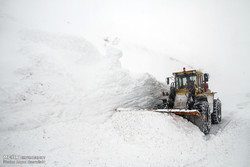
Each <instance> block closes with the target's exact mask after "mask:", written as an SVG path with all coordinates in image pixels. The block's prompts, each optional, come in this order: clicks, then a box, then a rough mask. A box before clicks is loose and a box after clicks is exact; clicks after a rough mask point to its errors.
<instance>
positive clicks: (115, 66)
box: [0, 29, 162, 130]
mask: <svg viewBox="0 0 250 167" xmlns="http://www.w3.org/2000/svg"><path fill="white" fill-rule="evenodd" d="M6 33H7V34H11V33H13V31H10V32H8V31H6V32H5V35H6ZM14 33H15V36H14V37H13V38H14V39H15V41H18V42H17V44H16V45H12V44H11V43H9V45H8V46H10V45H12V47H10V48H6V49H4V50H5V51H6V52H7V53H10V52H11V53H12V54H5V55H4V56H2V57H1V62H4V61H5V63H6V64H8V66H6V65H3V66H2V70H1V74H2V75H3V76H8V77H6V78H4V79H3V80H1V89H0V91H1V94H4V96H1V111H2V113H3V114H2V121H1V126H0V127H1V130H19V129H23V128H25V129H29V128H34V127H38V126H40V125H41V124H43V123H47V122H53V121H59V120H60V121H64V120H72V119H76V118H77V119H82V120H84V121H89V120H94V119H98V118H100V119H103V120H105V118H107V117H108V116H111V115H112V114H113V113H114V110H115V108H117V107H119V106H123V107H128V106H133V107H144V108H145V107H151V106H152V105H154V103H155V99H157V97H158V96H159V95H160V92H161V89H162V84H161V83H159V82H157V81H156V79H155V78H154V77H152V76H150V75H149V74H138V75H132V74H130V73H129V72H128V71H126V70H124V69H122V68H121V63H120V61H119V59H120V58H121V57H122V51H121V50H119V49H118V48H115V47H114V46H112V45H109V44H105V43H104V42H103V47H105V49H106V53H105V54H104V55H102V54H101V53H100V52H99V51H98V49H97V48H96V47H95V46H94V45H92V44H91V43H90V42H88V41H87V40H85V39H84V38H80V37H74V36H69V35H68V36H67V35H62V34H51V33H47V32H41V31H35V30H27V29H21V30H18V31H14ZM6 36H7V35H6ZM6 38H8V36H7V37H6ZM2 40H4V39H2ZM2 43H3V41H2ZM6 61H7V62H6ZM88 117H91V118H93V119H88Z"/></svg>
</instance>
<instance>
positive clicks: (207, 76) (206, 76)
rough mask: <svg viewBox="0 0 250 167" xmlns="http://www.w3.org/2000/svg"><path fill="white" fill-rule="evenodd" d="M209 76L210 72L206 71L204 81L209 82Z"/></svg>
mask: <svg viewBox="0 0 250 167" xmlns="http://www.w3.org/2000/svg"><path fill="white" fill-rule="evenodd" d="M208 78H209V74H208V73H205V74H204V81H205V82H208Z"/></svg>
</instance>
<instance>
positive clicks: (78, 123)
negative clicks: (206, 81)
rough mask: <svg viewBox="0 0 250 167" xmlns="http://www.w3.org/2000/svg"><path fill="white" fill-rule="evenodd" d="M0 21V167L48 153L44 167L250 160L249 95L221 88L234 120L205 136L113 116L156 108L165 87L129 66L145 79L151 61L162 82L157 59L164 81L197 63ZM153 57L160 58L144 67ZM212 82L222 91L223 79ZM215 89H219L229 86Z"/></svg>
mask: <svg viewBox="0 0 250 167" xmlns="http://www.w3.org/2000/svg"><path fill="white" fill-rule="evenodd" d="M0 18H1V27H0V28H1V29H0V35H1V39H0V53H1V56H0V76H1V80H0V93H1V96H0V153H1V154H0V164H1V165H5V166H20V165H19V164H18V165H8V164H3V156H4V155H27V156H35V155H37V156H46V159H45V160H46V164H45V166H225V167H226V166H248V164H249V163H250V162H249V156H250V144H249V141H250V116H249V114H248V112H249V110H250V96H249V92H245V91H240V92H239V91H238V87H237V91H236V90H235V91H234V90H231V89H230V90H231V91H225V90H226V88H225V89H222V90H223V92H220V91H219V90H216V91H219V95H220V96H219V97H220V98H221V101H222V105H223V118H224V120H230V122H229V124H228V125H227V126H226V127H223V128H222V129H220V130H219V131H218V133H217V134H216V135H213V134H211V135H209V136H204V135H203V134H202V133H201V132H200V130H199V129H198V128H197V127H196V126H194V125H193V124H191V123H190V122H188V121H187V120H185V119H183V118H180V117H178V116H175V115H168V114H159V113H152V112H136V111H134V112H115V108H117V107H138V108H150V107H152V106H153V105H154V104H155V103H157V102H158V100H157V99H158V98H159V96H160V95H161V91H162V90H164V89H167V86H166V85H165V84H164V83H162V82H159V81H158V80H157V79H155V78H154V77H153V76H152V75H151V74H148V73H134V72H133V73H132V72H130V71H129V70H128V69H125V68H124V67H123V65H124V66H127V64H126V63H129V62H130V61H131V60H133V68H132V71H134V70H135V66H138V69H139V68H140V67H142V69H143V70H141V71H140V70H138V71H140V72H143V71H144V70H145V69H146V66H145V64H150V63H152V64H154V65H153V66H150V67H149V69H154V68H155V70H154V73H159V75H158V76H157V77H159V76H162V75H164V76H165V74H163V73H165V71H164V72H162V71H161V70H159V69H160V68H159V67H161V66H159V65H158V63H159V61H162V62H164V65H165V66H164V67H162V68H164V70H166V73H167V74H166V75H169V74H171V72H173V71H174V70H180V69H181V68H182V66H183V65H184V66H187V67H188V68H191V66H192V64H191V65H189V62H186V60H179V59H178V58H176V57H175V56H173V55H171V54H170V55H169V54H167V55H166V54H164V53H162V52H161V51H159V52H158V51H155V48H153V49H151V48H148V47H146V46H139V45H137V44H133V43H131V42H126V41H125V42H124V41H123V40H122V39H118V38H109V40H107V38H106V37H101V38H99V37H93V36H88V37H86V38H84V37H82V36H76V35H70V34H68V33H63V32H61V33H59V32H58V33H55V32H50V31H46V30H47V29H46V28H44V27H40V29H36V28H27V27H26V26H24V25H23V23H24V22H19V20H18V19H16V18H15V17H14V18H13V17H11V16H10V15H6V14H4V12H3V13H1V17H0ZM19 19H20V18H19ZM38 27H39V26H38ZM41 29H46V30H41ZM104 39H105V40H104ZM152 55H153V56H156V55H158V56H156V57H153V58H151V59H152V60H151V62H150V63H145V62H146V61H150V59H148V58H149V57H150V56H151V57H152ZM129 56H134V59H133V58H131V57H130V59H127V57H129ZM177 57H178V56H177ZM143 58H145V60H144V59H143ZM157 58H159V59H157ZM140 60H141V61H140ZM130 63H131V62H130ZM160 64H161V63H160ZM161 65H162V64H161ZM151 71H152V70H151ZM213 72H214V71H213ZM162 80H164V79H162ZM211 82H215V83H213V84H211V85H212V86H214V85H216V77H215V78H211ZM217 83H218V84H219V85H220V86H219V87H216V88H217V89H218V88H220V87H223V86H221V85H223V84H221V83H220V82H217ZM211 89H213V87H212V88H211ZM224 120H223V121H224ZM22 166H33V165H29V164H23V165H22ZM34 166H35V165H34ZM42 166H43V165H42Z"/></svg>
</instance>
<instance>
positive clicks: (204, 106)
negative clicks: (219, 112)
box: [195, 101, 211, 135]
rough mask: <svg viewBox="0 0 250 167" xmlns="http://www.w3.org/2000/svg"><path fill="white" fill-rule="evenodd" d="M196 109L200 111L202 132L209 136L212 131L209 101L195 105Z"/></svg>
mask: <svg viewBox="0 0 250 167" xmlns="http://www.w3.org/2000/svg"><path fill="white" fill-rule="evenodd" d="M195 108H196V109H198V110H199V111H200V114H201V122H200V125H199V128H200V130H201V131H202V132H203V133H204V134H205V135H206V134H209V132H210V129H211V114H210V108H209V104H208V102H207V101H200V102H197V103H196V104H195Z"/></svg>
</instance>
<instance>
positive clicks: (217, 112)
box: [212, 99, 221, 124]
mask: <svg viewBox="0 0 250 167" xmlns="http://www.w3.org/2000/svg"><path fill="white" fill-rule="evenodd" d="M213 109H214V111H213V113H212V123H213V124H218V123H220V122H221V101H220V100H219V99H214V107H213Z"/></svg>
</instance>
